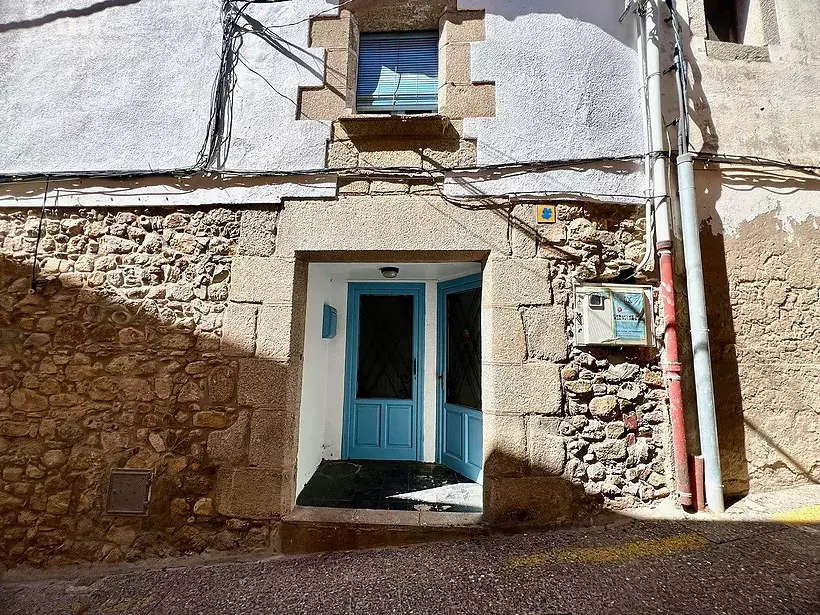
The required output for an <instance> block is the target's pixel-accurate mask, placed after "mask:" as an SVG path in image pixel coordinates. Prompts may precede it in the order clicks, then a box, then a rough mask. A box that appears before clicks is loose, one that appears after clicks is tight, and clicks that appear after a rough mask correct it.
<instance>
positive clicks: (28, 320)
mask: <svg viewBox="0 0 820 615" xmlns="http://www.w3.org/2000/svg"><path fill="white" fill-rule="evenodd" d="M166 214H167V215H162V214H158V213H157V211H156V210H151V211H150V212H144V215H140V216H138V215H136V214H133V213H125V212H122V213H119V214H108V215H106V214H102V215H101V216H99V217H95V216H93V215H92V216H90V217H89V216H86V217H84V218H80V217H78V216H70V215H68V213H66V214H65V215H64V216H60V217H57V218H52V217H47V218H46V219H45V220H44V221H43V235H42V239H41V242H40V258H38V261H39V267H38V280H39V283H38V285H37V288H38V292H37V293H36V294H31V293H29V288H30V284H31V273H32V270H31V264H30V262H31V252H32V251H33V250H32V248H33V244H34V241H35V240H36V222H37V220H36V218H28V217H27V216H26V215H25V212H24V211H22V212H20V213H19V214H17V215H15V214H7V215H4V216H3V220H2V222H1V223H0V230H1V231H2V235H3V238H4V240H5V241H4V248H5V252H6V253H5V254H4V255H0V341H2V352H0V362H1V364H2V369H0V466H2V467H3V476H2V484H3V490H2V491H0V511H2V513H3V514H4V517H3V518H4V523H5V525H4V528H5V529H4V533H3V536H2V538H0V563H2V564H19V563H24V562H26V563H29V564H33V565H38V566H40V565H61V564H67V563H71V562H75V561H108V562H116V561H121V560H134V559H139V558H143V557H152V556H153V557H163V556H169V555H175V554H180V553H190V552H201V551H203V550H204V549H206V548H213V549H218V550H224V549H235V548H257V547H269V546H270V542H271V540H272V539H273V537H274V536H273V534H272V533H271V529H270V523H269V522H252V521H247V520H240V519H234V520H230V519H228V518H226V517H220V516H218V515H217V513H216V511H215V502H214V499H213V496H214V489H215V482H216V472H217V469H218V467H219V466H222V465H231V463H235V464H244V463H245V460H244V459H241V458H239V457H237V453H236V450H238V451H240V452H239V453H238V454H239V455H244V454H245V452H244V447H243V446H241V444H242V443H243V441H244V438H245V437H247V414H248V413H247V409H246V408H243V407H242V406H240V403H239V400H238V399H237V396H236V379H237V369H238V360H237V359H235V358H233V357H232V356H231V355H234V354H239V353H237V352H233V350H234V349H232V348H231V347H230V345H229V344H227V345H226V344H221V343H220V342H221V340H220V336H219V331H220V329H221V320H222V309H223V308H224V305H225V303H226V300H227V295H228V288H229V284H230V269H231V258H232V256H231V250H232V249H231V248H230V243H229V242H231V241H233V243H234V244H235V239H236V235H238V216H237V215H236V214H235V213H234V212H231V211H228V210H225V209H222V210H219V209H215V210H211V211H209V212H208V213H204V214H203V213H202V212H198V213H193V214H190V213H185V214H182V213H176V212H173V211H171V210H169V211H167V212H166ZM92 243H94V244H98V246H99V248H98V250H99V251H98V252H97V251H92V249H91V247H90V244H92ZM12 252H13V253H14V254H15V256H14V257H10V256H9V254H10V253H12ZM22 255H24V256H22ZM68 255H73V256H72V257H71V258H69V256H68ZM214 434H223V437H220V438H216V439H215V438H213V437H212V436H213V435H214ZM235 438H238V441H236V442H233V440H232V439H235ZM216 440H219V442H217V444H218V446H217V447H216V448H215V450H212V448H214V447H211V446H209V445H211V443H212V442H216ZM232 442H233V445H232ZM217 454H219V455H220V456H221V457H222V458H224V459H228V461H219V462H217V461H215V456H216V455H217ZM231 456H233V457H231ZM120 467H127V468H154V469H155V472H156V473H155V477H154V481H153V484H152V496H151V500H150V508H149V514H148V515H147V516H144V517H124V516H113V515H108V514H106V513H105V510H104V509H105V504H106V490H107V481H108V472H109V470H110V469H111V468H120Z"/></svg>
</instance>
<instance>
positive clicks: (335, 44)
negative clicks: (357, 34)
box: [310, 14, 350, 49]
mask: <svg viewBox="0 0 820 615" xmlns="http://www.w3.org/2000/svg"><path fill="white" fill-rule="evenodd" d="M349 39H350V15H345V14H341V15H340V16H339V17H333V18H318V19H311V20H310V46H311V47H324V48H325V49H335V48H341V49H347V48H348V47H349Z"/></svg>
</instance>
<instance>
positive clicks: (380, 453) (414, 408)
mask: <svg viewBox="0 0 820 615" xmlns="http://www.w3.org/2000/svg"><path fill="white" fill-rule="evenodd" d="M423 297H424V285H423V284H398V283H392V284H391V283H378V284H376V283H373V284H364V283H362V284H358V283H352V284H350V285H349V288H348V315H347V323H348V326H347V352H346V358H345V361H346V363H345V411H344V438H343V441H342V457H343V458H345V459H395V460H415V459H418V458H419V455H420V452H421V450H422V449H421V416H420V411H419V408H421V379H420V378H419V377H418V374H417V367H418V365H419V364H421V361H422V352H423V334H422V333H423V328H424V318H423Z"/></svg>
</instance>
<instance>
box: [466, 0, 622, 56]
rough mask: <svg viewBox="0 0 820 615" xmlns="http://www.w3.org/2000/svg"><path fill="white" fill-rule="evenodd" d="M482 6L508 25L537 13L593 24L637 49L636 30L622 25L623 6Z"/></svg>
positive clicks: (581, 2)
mask: <svg viewBox="0 0 820 615" xmlns="http://www.w3.org/2000/svg"><path fill="white" fill-rule="evenodd" d="M480 4H482V5H483V6H480V7H479V8H483V9H484V10H485V11H486V12H487V13H488V14H491V15H498V16H500V17H503V18H504V19H506V20H507V21H515V20H516V18H518V17H522V16H524V15H529V14H533V13H540V14H557V15H563V16H564V17H565V18H566V19H570V20H573V21H585V22H587V23H589V24H592V25H594V26H596V27H597V28H600V29H601V30H603V31H604V32H606V33H607V34H609V35H610V36H611V37H612V38H614V39H616V40H618V41H620V42H621V43H623V44H624V45H626V46H627V47H634V45H635V35H634V34H633V33H634V31H635V30H634V27H626V26H623V25H622V24H621V23H620V18H621V15H622V13H623V11H624V7H623V4H622V3H618V2H606V3H603V2H600V0H552V1H551V2H543V0H523V1H521V2H507V1H505V2H482V3H480ZM629 19H632V18H629ZM625 21H626V20H625Z"/></svg>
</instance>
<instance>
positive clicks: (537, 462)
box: [527, 416, 567, 476]
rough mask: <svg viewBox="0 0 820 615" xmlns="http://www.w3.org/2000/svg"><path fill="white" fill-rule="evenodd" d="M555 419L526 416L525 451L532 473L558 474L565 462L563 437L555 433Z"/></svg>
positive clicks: (565, 451)
mask: <svg viewBox="0 0 820 615" xmlns="http://www.w3.org/2000/svg"><path fill="white" fill-rule="evenodd" d="M555 422H556V421H555V419H550V418H549V417H543V416H528V417H527V453H528V461H529V465H530V471H531V472H532V473H533V474H545V475H547V476H560V475H561V474H563V472H564V466H565V465H566V462H567V447H566V444H565V442H564V438H562V437H561V436H559V435H555V434H554V431H555Z"/></svg>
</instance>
